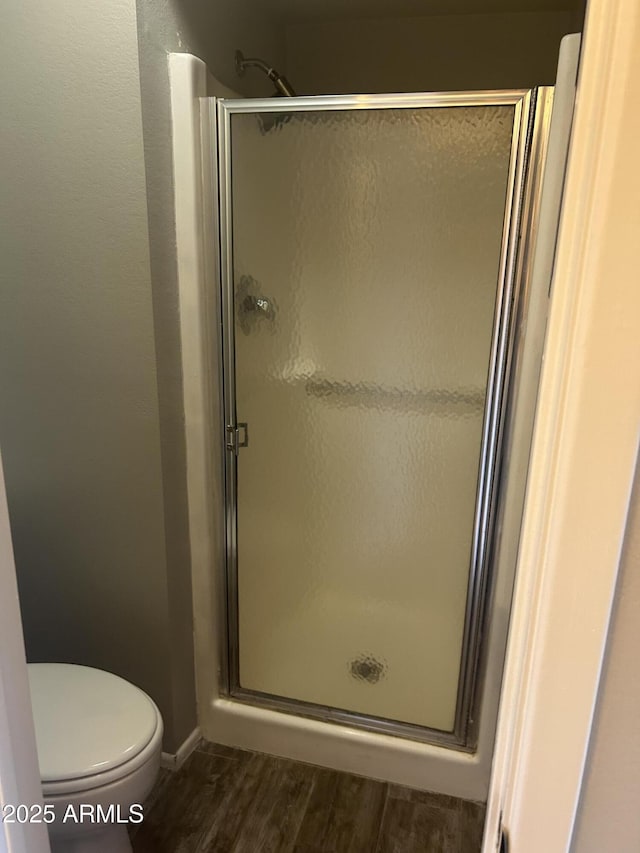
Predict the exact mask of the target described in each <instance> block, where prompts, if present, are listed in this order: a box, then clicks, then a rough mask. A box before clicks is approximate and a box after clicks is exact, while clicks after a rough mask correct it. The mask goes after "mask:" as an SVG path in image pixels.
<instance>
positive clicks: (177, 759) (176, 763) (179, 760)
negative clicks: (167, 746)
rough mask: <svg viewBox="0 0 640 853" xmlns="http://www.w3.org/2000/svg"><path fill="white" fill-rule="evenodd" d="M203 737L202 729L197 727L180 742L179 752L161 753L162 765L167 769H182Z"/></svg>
mask: <svg viewBox="0 0 640 853" xmlns="http://www.w3.org/2000/svg"><path fill="white" fill-rule="evenodd" d="M201 739H202V734H201V733H200V729H199V728H198V727H196V728H195V729H194V730H193V731H192V732H191V734H190V735H189V736H188V737H187V738H186V740H185V741H184V742H183V743H182V744H180V746H179V747H178V750H177V752H163V753H162V754H161V755H160V766H161V767H164V768H165V769H166V770H174V771H175V770H180V768H181V767H182V765H183V764H184V763H185V761H186V760H187V758H189V756H190V755H191V753H192V752H193V750H194V749H195V748H196V747H197V745H198V744H199V743H200V741H201Z"/></svg>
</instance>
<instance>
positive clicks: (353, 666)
mask: <svg viewBox="0 0 640 853" xmlns="http://www.w3.org/2000/svg"><path fill="white" fill-rule="evenodd" d="M349 672H350V673H351V675H352V676H353V677H354V678H357V679H358V681H367V682H368V683H369V684H377V683H378V681H380V679H381V678H384V676H385V675H386V674H387V664H386V661H384V660H378V659H377V658H375V657H374V656H373V655H369V654H362V655H359V656H358V657H357V658H354V659H353V660H352V661H351V663H350V664H349Z"/></svg>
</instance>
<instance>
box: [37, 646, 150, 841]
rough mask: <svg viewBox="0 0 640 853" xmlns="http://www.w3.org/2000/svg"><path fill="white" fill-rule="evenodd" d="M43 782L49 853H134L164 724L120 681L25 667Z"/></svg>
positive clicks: (96, 673)
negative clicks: (132, 833) (134, 828)
mask: <svg viewBox="0 0 640 853" xmlns="http://www.w3.org/2000/svg"><path fill="white" fill-rule="evenodd" d="M28 669H29V682H30V686H31V702H32V707H33V717H34V723H35V729H36V741H37V747H38V761H39V764H40V778H41V780H42V791H43V796H44V812H43V822H45V823H47V829H48V830H49V839H50V842H51V850H52V853H132V848H131V843H130V841H129V835H128V832H127V825H128V824H135V823H140V822H141V821H142V819H143V816H144V809H143V803H144V800H145V798H146V797H147V796H148V794H149V792H150V791H151V789H152V787H153V785H154V782H155V780H156V777H157V775H158V769H159V767H160V751H161V745H162V717H161V716H160V712H159V711H158V709H157V707H156V705H155V704H154V702H153V701H152V700H151V699H150V698H149V697H148V696H147V695H146V693H143V691H142V690H140V689H139V688H137V687H134V685H133V684H129V682H128V681H125V680H124V679H122V678H119V677H118V676H117V675H112V674H111V673H109V672H103V671H102V670H98V669H92V668H91V667H86V666H77V665H75V664H60V663H36V664H29V665H28Z"/></svg>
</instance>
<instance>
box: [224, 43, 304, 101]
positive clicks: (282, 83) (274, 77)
mask: <svg viewBox="0 0 640 853" xmlns="http://www.w3.org/2000/svg"><path fill="white" fill-rule="evenodd" d="M247 68H259V69H260V71H262V72H264V74H266V75H267V77H268V78H269V80H271V82H272V83H273V84H274V86H275V87H276V89H277V90H278V91H277V94H278V95H280V96H282V97H285V98H295V95H296V93H295V90H294V88H293V86H292V85H291V83H289V81H288V80H287V78H286V77H284V76H283V75H282V74H280V73H278V72H277V71H276V69H275V68H272V67H271V66H270V65H268V64H267V63H266V62H263V61H262V59H245V57H244V55H243V53H242V51H241V50H236V73H237V75H238V77H242V76H243V75H244V72H245V71H246V70H247Z"/></svg>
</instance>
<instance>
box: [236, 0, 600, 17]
mask: <svg viewBox="0 0 640 853" xmlns="http://www.w3.org/2000/svg"><path fill="white" fill-rule="evenodd" d="M251 2H252V4H253V5H254V6H255V8H256V10H259V11H260V12H261V13H262V14H264V13H267V14H272V15H278V16H279V17H283V18H287V19H289V20H306V19H309V18H325V19H333V20H335V19H337V18H363V17H405V16H410V15H465V14H467V15H470V14H488V13H492V12H558V11H568V10H579V9H581V8H582V7H583V5H584V0H251Z"/></svg>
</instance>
